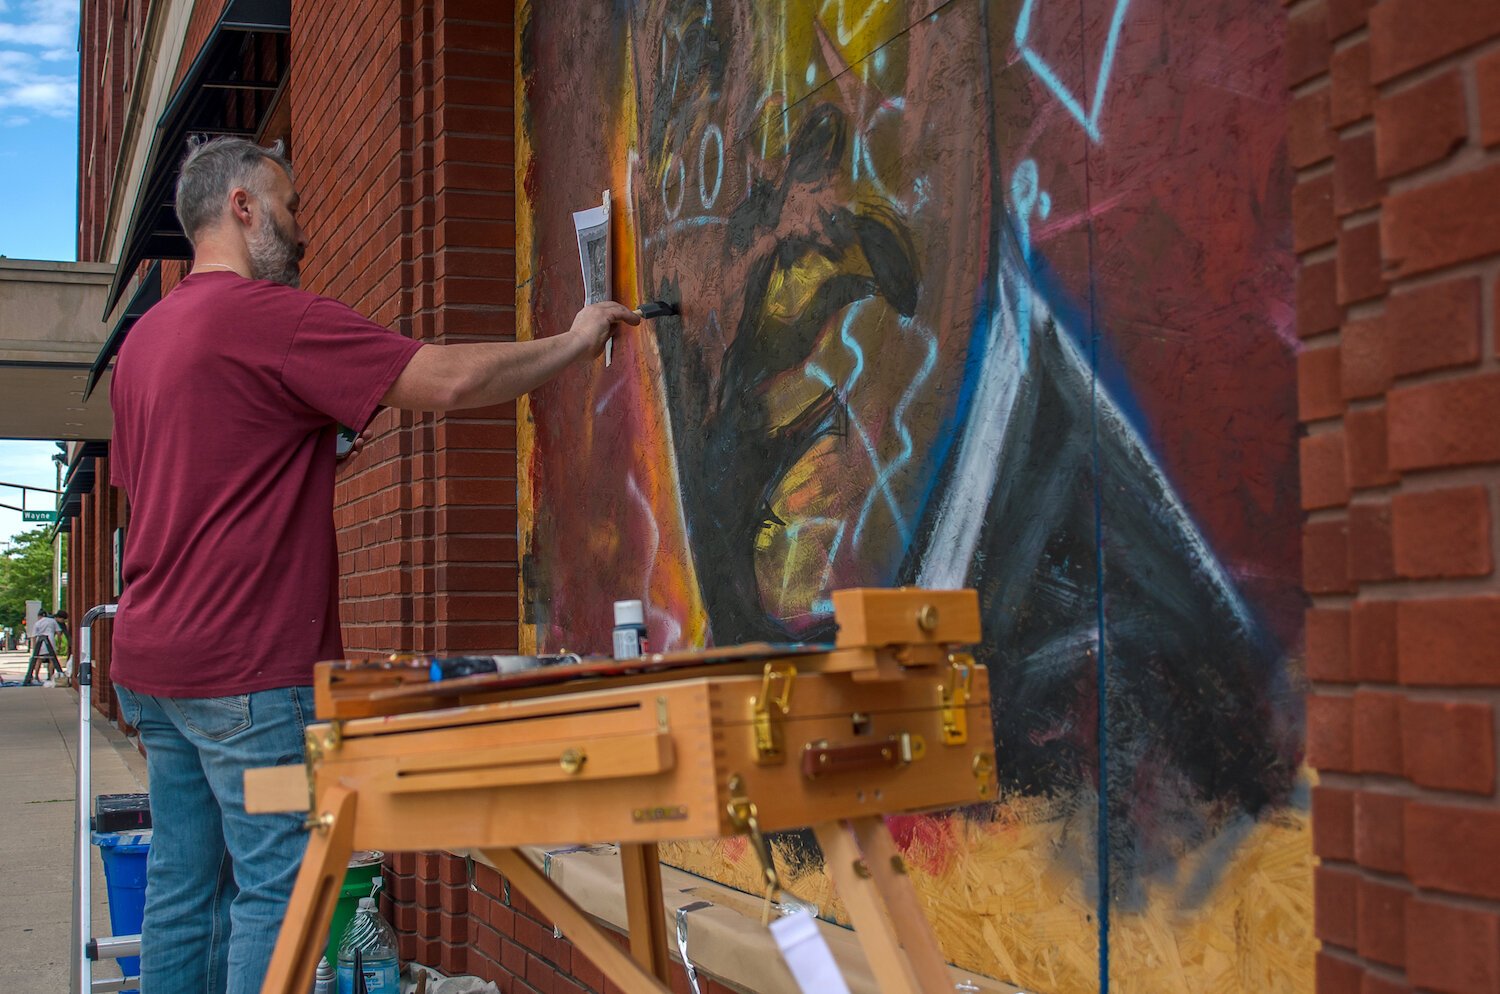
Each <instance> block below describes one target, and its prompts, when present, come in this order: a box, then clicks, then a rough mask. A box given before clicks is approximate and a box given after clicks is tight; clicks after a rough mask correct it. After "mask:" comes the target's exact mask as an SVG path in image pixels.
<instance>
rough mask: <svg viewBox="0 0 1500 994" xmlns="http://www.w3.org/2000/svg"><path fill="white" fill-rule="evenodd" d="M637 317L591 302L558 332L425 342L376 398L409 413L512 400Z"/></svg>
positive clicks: (599, 347)
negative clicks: (504, 339)
mask: <svg viewBox="0 0 1500 994" xmlns="http://www.w3.org/2000/svg"><path fill="white" fill-rule="evenodd" d="M617 321H619V322H623V323H625V324H630V325H635V324H640V322H641V318H640V315H638V314H636V312H635V311H632V310H630V309H629V308H628V307H625V306H624V305H622V304H617V303H615V302H614V301H612V300H607V301H602V302H600V303H597V304H590V305H589V306H588V307H585V308H584V309H583V310H581V311H579V312H578V315H577V316H576V317H575V318H573V325H572V327H570V328H569V329H568V330H567V331H566V332H564V333H563V334H561V335H552V336H550V337H547V338H538V339H534V340H532V341H529V342H476V343H473V344H464V345H424V346H422V348H421V349H420V350H419V351H418V352H417V354H416V355H414V356H412V358H411V362H409V363H407V364H406V369H405V370H403V371H402V373H401V375H400V376H398V377H397V378H396V382H395V383H393V384H391V388H390V389H389V390H387V391H386V392H385V396H383V397H382V398H381V399H380V402H381V404H383V405H384V406H386V407H399V408H401V409H403V410H408V411H463V410H469V409H471V408H476V407H489V406H491V405H494V404H504V403H507V402H509V401H512V400H515V399H516V398H517V397H519V396H521V394H523V393H527V392H529V391H530V390H533V389H535V388H536V387H539V386H541V385H542V384H543V383H546V382H547V381H548V380H550V379H552V377H554V376H556V375H557V374H558V373H560V372H562V371H563V370H564V369H565V368H567V366H568V365H569V364H570V363H573V362H576V361H578V360H580V359H584V358H593V357H596V356H598V355H599V353H600V352H602V351H604V343H605V342H606V341H608V340H609V337H610V335H611V333H612V331H613V327H612V326H613V325H614V323H615V322H617Z"/></svg>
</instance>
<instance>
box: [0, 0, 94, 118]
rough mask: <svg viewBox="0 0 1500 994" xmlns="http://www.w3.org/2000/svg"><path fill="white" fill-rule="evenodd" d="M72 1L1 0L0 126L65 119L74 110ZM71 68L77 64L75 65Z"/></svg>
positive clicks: (75, 14)
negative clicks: (37, 119)
mask: <svg viewBox="0 0 1500 994" xmlns="http://www.w3.org/2000/svg"><path fill="white" fill-rule="evenodd" d="M77 44H78V4H77V3H76V0H20V2H19V3H15V4H12V3H9V2H8V0H0V112H3V117H0V121H3V123H4V124H5V125H7V126H16V125H17V124H24V123H28V122H29V121H30V120H31V118H33V117H36V116H46V117H67V116H69V115H71V114H72V113H73V112H74V109H75V108H76V107H77V105H78V77H77V75H76V70H75V71H74V72H58V70H66V69H67V68H69V67H68V66H67V63H69V62H74V60H75V59H76V54H77V53H76V48H77ZM74 64H75V65H76V62H75V63H74Z"/></svg>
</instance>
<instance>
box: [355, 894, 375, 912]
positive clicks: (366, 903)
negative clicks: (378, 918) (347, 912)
mask: <svg viewBox="0 0 1500 994" xmlns="http://www.w3.org/2000/svg"><path fill="white" fill-rule="evenodd" d="M366 908H369V909H370V910H371V911H374V910H375V899H374V898H373V897H362V898H360V899H359V910H361V911H363V910H365V909H366Z"/></svg>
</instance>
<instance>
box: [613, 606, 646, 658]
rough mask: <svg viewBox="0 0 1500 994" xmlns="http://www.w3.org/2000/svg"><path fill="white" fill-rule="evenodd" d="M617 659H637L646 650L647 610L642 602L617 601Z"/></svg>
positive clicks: (615, 634) (615, 636) (615, 637)
mask: <svg viewBox="0 0 1500 994" xmlns="http://www.w3.org/2000/svg"><path fill="white" fill-rule="evenodd" d="M614 643H615V658H616V659H635V658H636V657H638V656H644V655H645V654H646V652H647V651H648V650H647V648H646V609H645V606H644V605H643V604H642V603H641V602H640V601H615V630H614Z"/></svg>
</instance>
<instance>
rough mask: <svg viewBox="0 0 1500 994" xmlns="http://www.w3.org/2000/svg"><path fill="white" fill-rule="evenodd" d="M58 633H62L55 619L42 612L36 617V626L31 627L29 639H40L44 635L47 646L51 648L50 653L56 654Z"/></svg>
mask: <svg viewBox="0 0 1500 994" xmlns="http://www.w3.org/2000/svg"><path fill="white" fill-rule="evenodd" d="M64 617H66V615H64ZM60 631H62V626H61V625H59V624H58V623H57V619H56V618H53V617H52V616H51V615H49V614H48V613H47V612H46V611H43V612H41V613H40V614H39V615H37V619H36V625H35V626H34V627H33V630H32V633H31V637H32V638H41V637H42V636H44V635H45V636H46V637H47V643H48V645H50V646H51V647H52V651H53V652H57V633H58V632H60Z"/></svg>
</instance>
